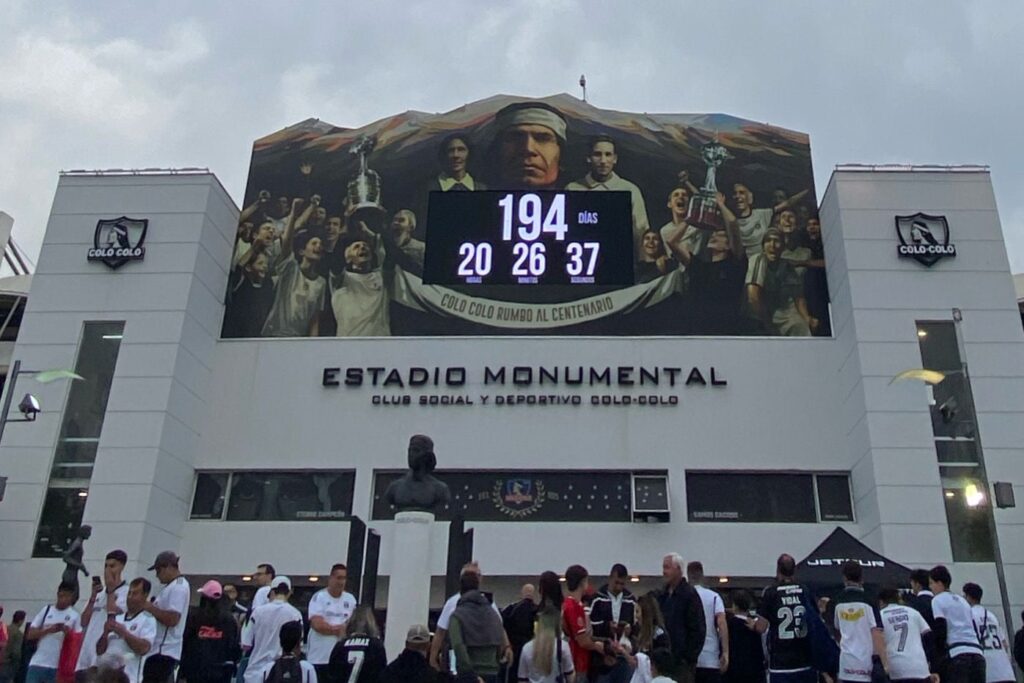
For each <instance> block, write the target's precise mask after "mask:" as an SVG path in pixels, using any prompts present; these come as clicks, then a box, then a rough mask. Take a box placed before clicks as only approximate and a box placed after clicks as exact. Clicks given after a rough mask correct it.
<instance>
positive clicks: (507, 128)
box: [495, 103, 565, 189]
mask: <svg viewBox="0 0 1024 683" xmlns="http://www.w3.org/2000/svg"><path fill="white" fill-rule="evenodd" d="M495 123H496V124H497V126H498V130H499V133H498V136H499V137H498V151H499V154H500V163H501V176H502V180H503V181H504V182H505V183H506V184H507V185H508V186H509V187H512V188H519V187H522V188H528V189H542V188H552V187H555V186H556V185H557V184H558V172H559V163H560V162H561V159H562V145H563V144H565V119H564V118H562V115H561V114H559V113H558V112H557V111H555V110H554V109H552V108H549V107H547V106H546V105H541V104H539V103H519V104H513V105H509V106H508V107H505V108H504V109H502V110H501V111H499V112H498V114H497V116H496V117H495Z"/></svg>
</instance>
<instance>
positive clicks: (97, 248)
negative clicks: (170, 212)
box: [89, 216, 149, 268]
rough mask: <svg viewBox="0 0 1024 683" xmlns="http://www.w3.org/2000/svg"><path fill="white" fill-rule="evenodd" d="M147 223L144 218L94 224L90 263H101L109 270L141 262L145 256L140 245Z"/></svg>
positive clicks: (144, 250) (125, 217) (143, 239)
mask: <svg viewBox="0 0 1024 683" xmlns="http://www.w3.org/2000/svg"><path fill="white" fill-rule="evenodd" d="M148 226H149V221H148V220H147V219H145V218H128V217H127V216H121V217H120V218H112V219H107V220H101V221H99V222H98V223H96V232H95V234H94V235H93V247H92V249H90V250H89V260H90V261H102V262H103V263H105V264H107V266H109V267H110V268H120V267H121V266H123V265H124V264H126V263H128V262H129V261H141V260H142V258H143V257H144V256H145V255H146V248H145V247H143V246H142V243H143V242H144V241H145V239H146V229H147V228H148Z"/></svg>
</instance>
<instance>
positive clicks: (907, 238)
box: [896, 213, 956, 266]
mask: <svg viewBox="0 0 1024 683" xmlns="http://www.w3.org/2000/svg"><path fill="white" fill-rule="evenodd" d="M896 236H897V237H898V238H899V240H900V243H899V246H898V247H897V253H899V255H900V256H903V257H906V258H912V259H916V260H917V262H918V263H920V264H922V265H925V266H933V265H935V263H936V262H938V260H939V259H941V258H942V257H943V256H950V257H952V256H956V246H955V245H952V244H950V243H949V223H948V222H947V221H946V217H945V216H929V215H928V214H926V213H915V214H913V215H911V216H896Z"/></svg>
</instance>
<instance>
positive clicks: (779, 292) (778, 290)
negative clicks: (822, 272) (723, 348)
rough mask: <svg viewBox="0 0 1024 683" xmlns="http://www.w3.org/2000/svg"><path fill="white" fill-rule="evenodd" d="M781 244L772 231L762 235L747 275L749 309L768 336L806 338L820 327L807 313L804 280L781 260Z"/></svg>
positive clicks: (781, 239) (773, 230)
mask: <svg viewBox="0 0 1024 683" xmlns="http://www.w3.org/2000/svg"><path fill="white" fill-rule="evenodd" d="M783 242H784V238H783V236H782V233H781V232H779V231H778V230H776V229H775V228H769V229H768V230H767V231H765V234H764V237H763V238H762V245H761V253H760V254H757V255H755V256H754V258H753V260H752V261H751V262H750V268H749V271H748V273H747V297H748V300H749V303H750V309H751V311H753V313H754V315H755V317H756V318H757V319H758V320H759V321H760V322H761V324H762V325H763V327H764V331H765V332H766V333H767V334H778V335H782V336H786V337H807V336H810V334H811V330H812V329H814V328H816V327H817V326H818V324H819V323H818V320H817V319H815V318H812V317H811V315H810V313H809V312H808V311H807V301H806V299H804V286H803V278H801V277H800V276H799V275H797V272H796V269H795V268H793V266H791V265H790V263H789V261H786V260H784V259H783V258H782V251H783Z"/></svg>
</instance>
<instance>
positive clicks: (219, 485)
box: [191, 472, 228, 519]
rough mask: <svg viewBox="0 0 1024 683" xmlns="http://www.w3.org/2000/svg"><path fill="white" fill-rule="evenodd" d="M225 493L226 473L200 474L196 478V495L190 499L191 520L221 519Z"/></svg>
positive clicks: (226, 490) (226, 485)
mask: <svg viewBox="0 0 1024 683" xmlns="http://www.w3.org/2000/svg"><path fill="white" fill-rule="evenodd" d="M227 492H228V475H227V474H226V473H223V472H212V473H211V472H200V473H199V476H198V477H196V494H195V496H194V497H193V498H192V515H191V516H192V519H221V518H222V517H223V516H224V498H225V496H226V495H227Z"/></svg>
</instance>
